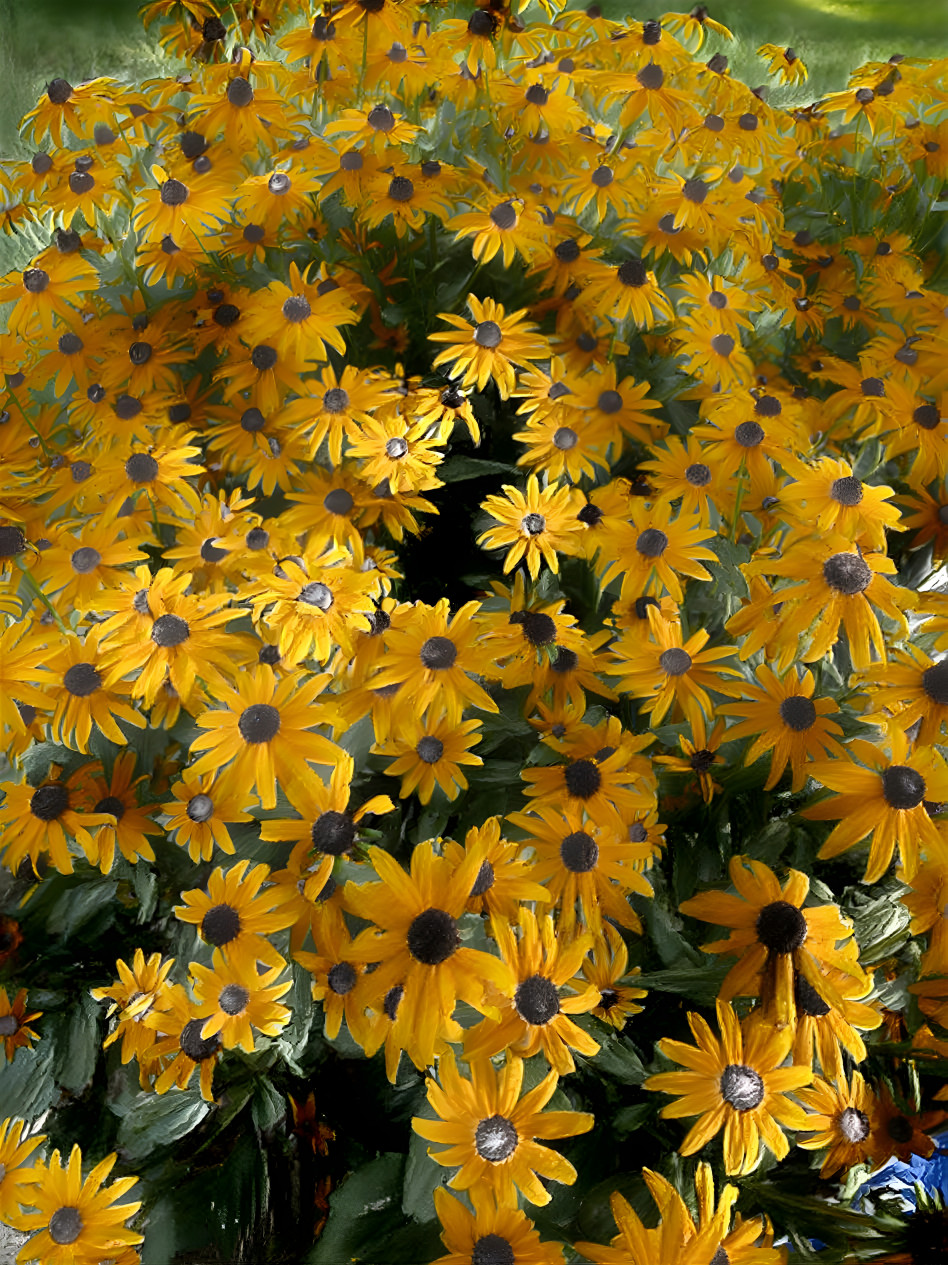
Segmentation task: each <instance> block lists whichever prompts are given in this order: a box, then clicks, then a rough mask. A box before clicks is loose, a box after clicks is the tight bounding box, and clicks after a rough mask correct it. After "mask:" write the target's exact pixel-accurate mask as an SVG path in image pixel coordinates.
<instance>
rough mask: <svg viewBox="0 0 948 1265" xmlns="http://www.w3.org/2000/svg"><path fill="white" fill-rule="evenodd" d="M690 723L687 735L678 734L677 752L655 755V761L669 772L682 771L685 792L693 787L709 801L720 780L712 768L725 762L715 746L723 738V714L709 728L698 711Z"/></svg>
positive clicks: (707, 802) (718, 786)
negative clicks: (684, 777)
mask: <svg viewBox="0 0 948 1265" xmlns="http://www.w3.org/2000/svg"><path fill="white" fill-rule="evenodd" d="M690 727H691V735H690V736H689V735H688V734H684V733H682V734H679V736H678V746H679V747H680V749H681V755H680V756H675V755H658V756H656V757H655V763H656V764H661V765H662V766H663V767H664V768H666V769H668V771H669V772H675V773H684V774H685V775H686V776H688V777H690V779H691V781H690V782H689V784H688V793H690V791H691V789H693V788H695V787H697V789H698V790H699V791H700V792H701V798H702V799H703V800H704V802H705V803H706V804H710V803H711V801H712V799H713V798H714V793H715V791H720V790H721V785H720V783H719V782H715V780H714V768H715V766H716V765H723V764H725V763H726V762H725V759H724V756H723V755H721V753H720V751H719V750H718V748H719V747H720V746H721V743H722V742H723V741H724V738H725V723H724V718H723V717H721V718H720V719H719V720H717V721H716V722H715V724H714V728H713V729H712V730H711V731H710V732H708V727H707V725H706V724H705V721H704V717H703V716H701V715H697V716H695V717H693V719H692V720H691V722H690Z"/></svg>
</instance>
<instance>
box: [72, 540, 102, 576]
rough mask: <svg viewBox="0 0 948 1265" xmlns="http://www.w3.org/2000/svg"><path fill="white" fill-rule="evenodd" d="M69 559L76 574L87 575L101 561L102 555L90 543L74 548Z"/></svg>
mask: <svg viewBox="0 0 948 1265" xmlns="http://www.w3.org/2000/svg"><path fill="white" fill-rule="evenodd" d="M69 561H70V562H71V564H72V569H73V571H75V573H76V574H77V575H88V574H89V573H90V572H91V571H94V570H95V569H96V567H97V566H98V565H99V563H100V562H101V561H102V555H101V554H100V553H99V551H98V549H93V548H92V546H91V545H83V547H82V548H81V549H77V550H75V552H74V553H73V555H72V557H71V558H70V559H69Z"/></svg>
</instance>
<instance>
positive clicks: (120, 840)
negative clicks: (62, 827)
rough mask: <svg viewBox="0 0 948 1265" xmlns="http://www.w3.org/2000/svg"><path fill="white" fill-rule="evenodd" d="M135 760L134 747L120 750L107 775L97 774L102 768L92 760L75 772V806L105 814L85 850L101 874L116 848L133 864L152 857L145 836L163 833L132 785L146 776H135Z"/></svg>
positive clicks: (108, 867)
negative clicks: (76, 773)
mask: <svg viewBox="0 0 948 1265" xmlns="http://www.w3.org/2000/svg"><path fill="white" fill-rule="evenodd" d="M135 760H136V755H135V752H134V751H129V750H125V751H120V752H119V753H118V755H117V756H116V757H115V762H114V764H113V765H112V770H111V773H110V775H109V777H108V778H106V777H105V776H104V775H100V774H102V770H101V769H100V768H99V767H98V766H97V765H94V764H93V765H91V766H90V765H87V766H85V767H84V768H83V769H82V770H81V771H80V773H79V774H78V775H77V776H78V778H79V779H80V780H79V800H78V805H77V806H78V807H82V808H87V809H89V810H90V811H91V812H93V813H96V814H97V815H102V814H104V815H105V821H104V822H103V824H102V825H101V826H99V827H98V828H96V829H93V830H92V831H91V832H90V833H91V834H92V847H91V849H90V850H87V852H86V857H87V859H88V860H89V862H90V864H93V865H98V867H99V869H100V870H101V871H102V873H103V874H108V873H109V871H110V870H111V869H112V863H113V861H114V860H115V850H116V848H118V850H119V851H120V852H121V854H122V856H123V857H124V858H125V860H126V861H128V862H129V863H130V864H132V865H134V864H135V863H136V862H137V861H138V860H139V859H142V860H145V861H154V859H155V852H154V849H153V848H152V846H151V844H150V843H149V841H148V836H149V835H159V834H162V833H163V832H162V828H161V826H159V825H157V824H156V823H155V821H154V818H153V817H152V816H151V815H150V813H149V811H148V809H147V808H145V807H143V806H142V805H141V804H139V802H138V795H137V793H136V789H135V788H136V787H137V786H140V785H141V784H142V782H145V781H147V780H148V774H147V773H142V774H140V775H139V776H138V777H135V776H134V773H135Z"/></svg>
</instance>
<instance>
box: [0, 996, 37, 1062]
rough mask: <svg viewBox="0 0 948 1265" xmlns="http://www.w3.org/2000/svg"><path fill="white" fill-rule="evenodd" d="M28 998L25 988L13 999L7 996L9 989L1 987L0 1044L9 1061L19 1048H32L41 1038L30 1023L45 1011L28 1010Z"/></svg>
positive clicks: (11, 1060)
mask: <svg viewBox="0 0 948 1265" xmlns="http://www.w3.org/2000/svg"><path fill="white" fill-rule="evenodd" d="M26 998H27V991H26V989H25V988H21V989H20V991H19V992H18V993H17V994H16V996H15V997H14V998H13V1001H10V998H9V997H8V996H7V990H6V989H5V988H0V1044H2V1045H3V1053H4V1055H5V1056H6V1059H7V1062H8V1063H12V1062H13V1059H14V1058H15V1057H16V1052H17V1050H18V1049H20V1048H21V1047H25V1048H26V1049H27V1050H29V1049H32V1043H33V1042H34V1041H38V1040H39V1033H38V1032H36V1031H35V1030H34V1029H33V1028H31V1027H30V1024H31V1023H32V1022H33V1020H34V1019H40V1018H42V1015H43V1012H42V1011H41V1010H33V1011H30V1012H27V1009H26Z"/></svg>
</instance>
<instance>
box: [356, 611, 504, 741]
mask: <svg viewBox="0 0 948 1265" xmlns="http://www.w3.org/2000/svg"><path fill="white" fill-rule="evenodd" d="M478 608H479V604H478V603H477V602H467V603H465V605H464V606H462V607H461V608H460V609H459V610H456V611H455V612H454V615H453V616H452V615H450V613H449V610H450V608H449V606H448V600H447V598H442V599H441V601H440V602H438V603H437V604H436V605H435V606H426V605H424V604H423V603H421V602H416V603H415V604H414V607H413V608H412V609H411V611H410V612H409V613H408V617H407V618H406V619H405V620H404V621H400V623H399V626H398V627H395V626H394V625H393V627H392V628H391V629H389V631H388V632H387V633H386V637H385V655H384V657H383V658H382V660H381V663H380V666H379V668H378V671H377V672H375V673H374V674H373V676H372V677H371V678H370V685H371V688H372V689H374V690H380V689H385V688H387V687H388V686H391V685H397V686H404V687H405V696H406V699H407V698H408V697H409V696H410V698H411V705H412V707H413V708H414V715H416V716H420V715H421V714H422V713H423V712H425V711H427V710H428V708H429V707H431V706H432V705H435V706H436V707H438V708H441V709H443V711H444V714H445V718H446V720H447V721H448V723H449V724H450V725H458V724H460V721H461V713H462V711H463V710H464V708H465V707H466V706H470V707H477V708H480V709H481V710H482V711H488V712H495V711H497V704H496V703H495V702H494V700H493V699H492V698H491V697H490V695H489V694H488V693H487V692H486V690H485V689H484V688H483V687H482V686H481V685H478V683H477V682H476V681H475V680H473V679H472V677H473V676H476V675H478V674H479V672H480V670H481V668H482V666H483V665H482V663H481V662H480V659H479V653H480V652H479V649H478V637H479V632H480V629H479V627H478V624H477V622H476V618H477V612H478Z"/></svg>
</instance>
